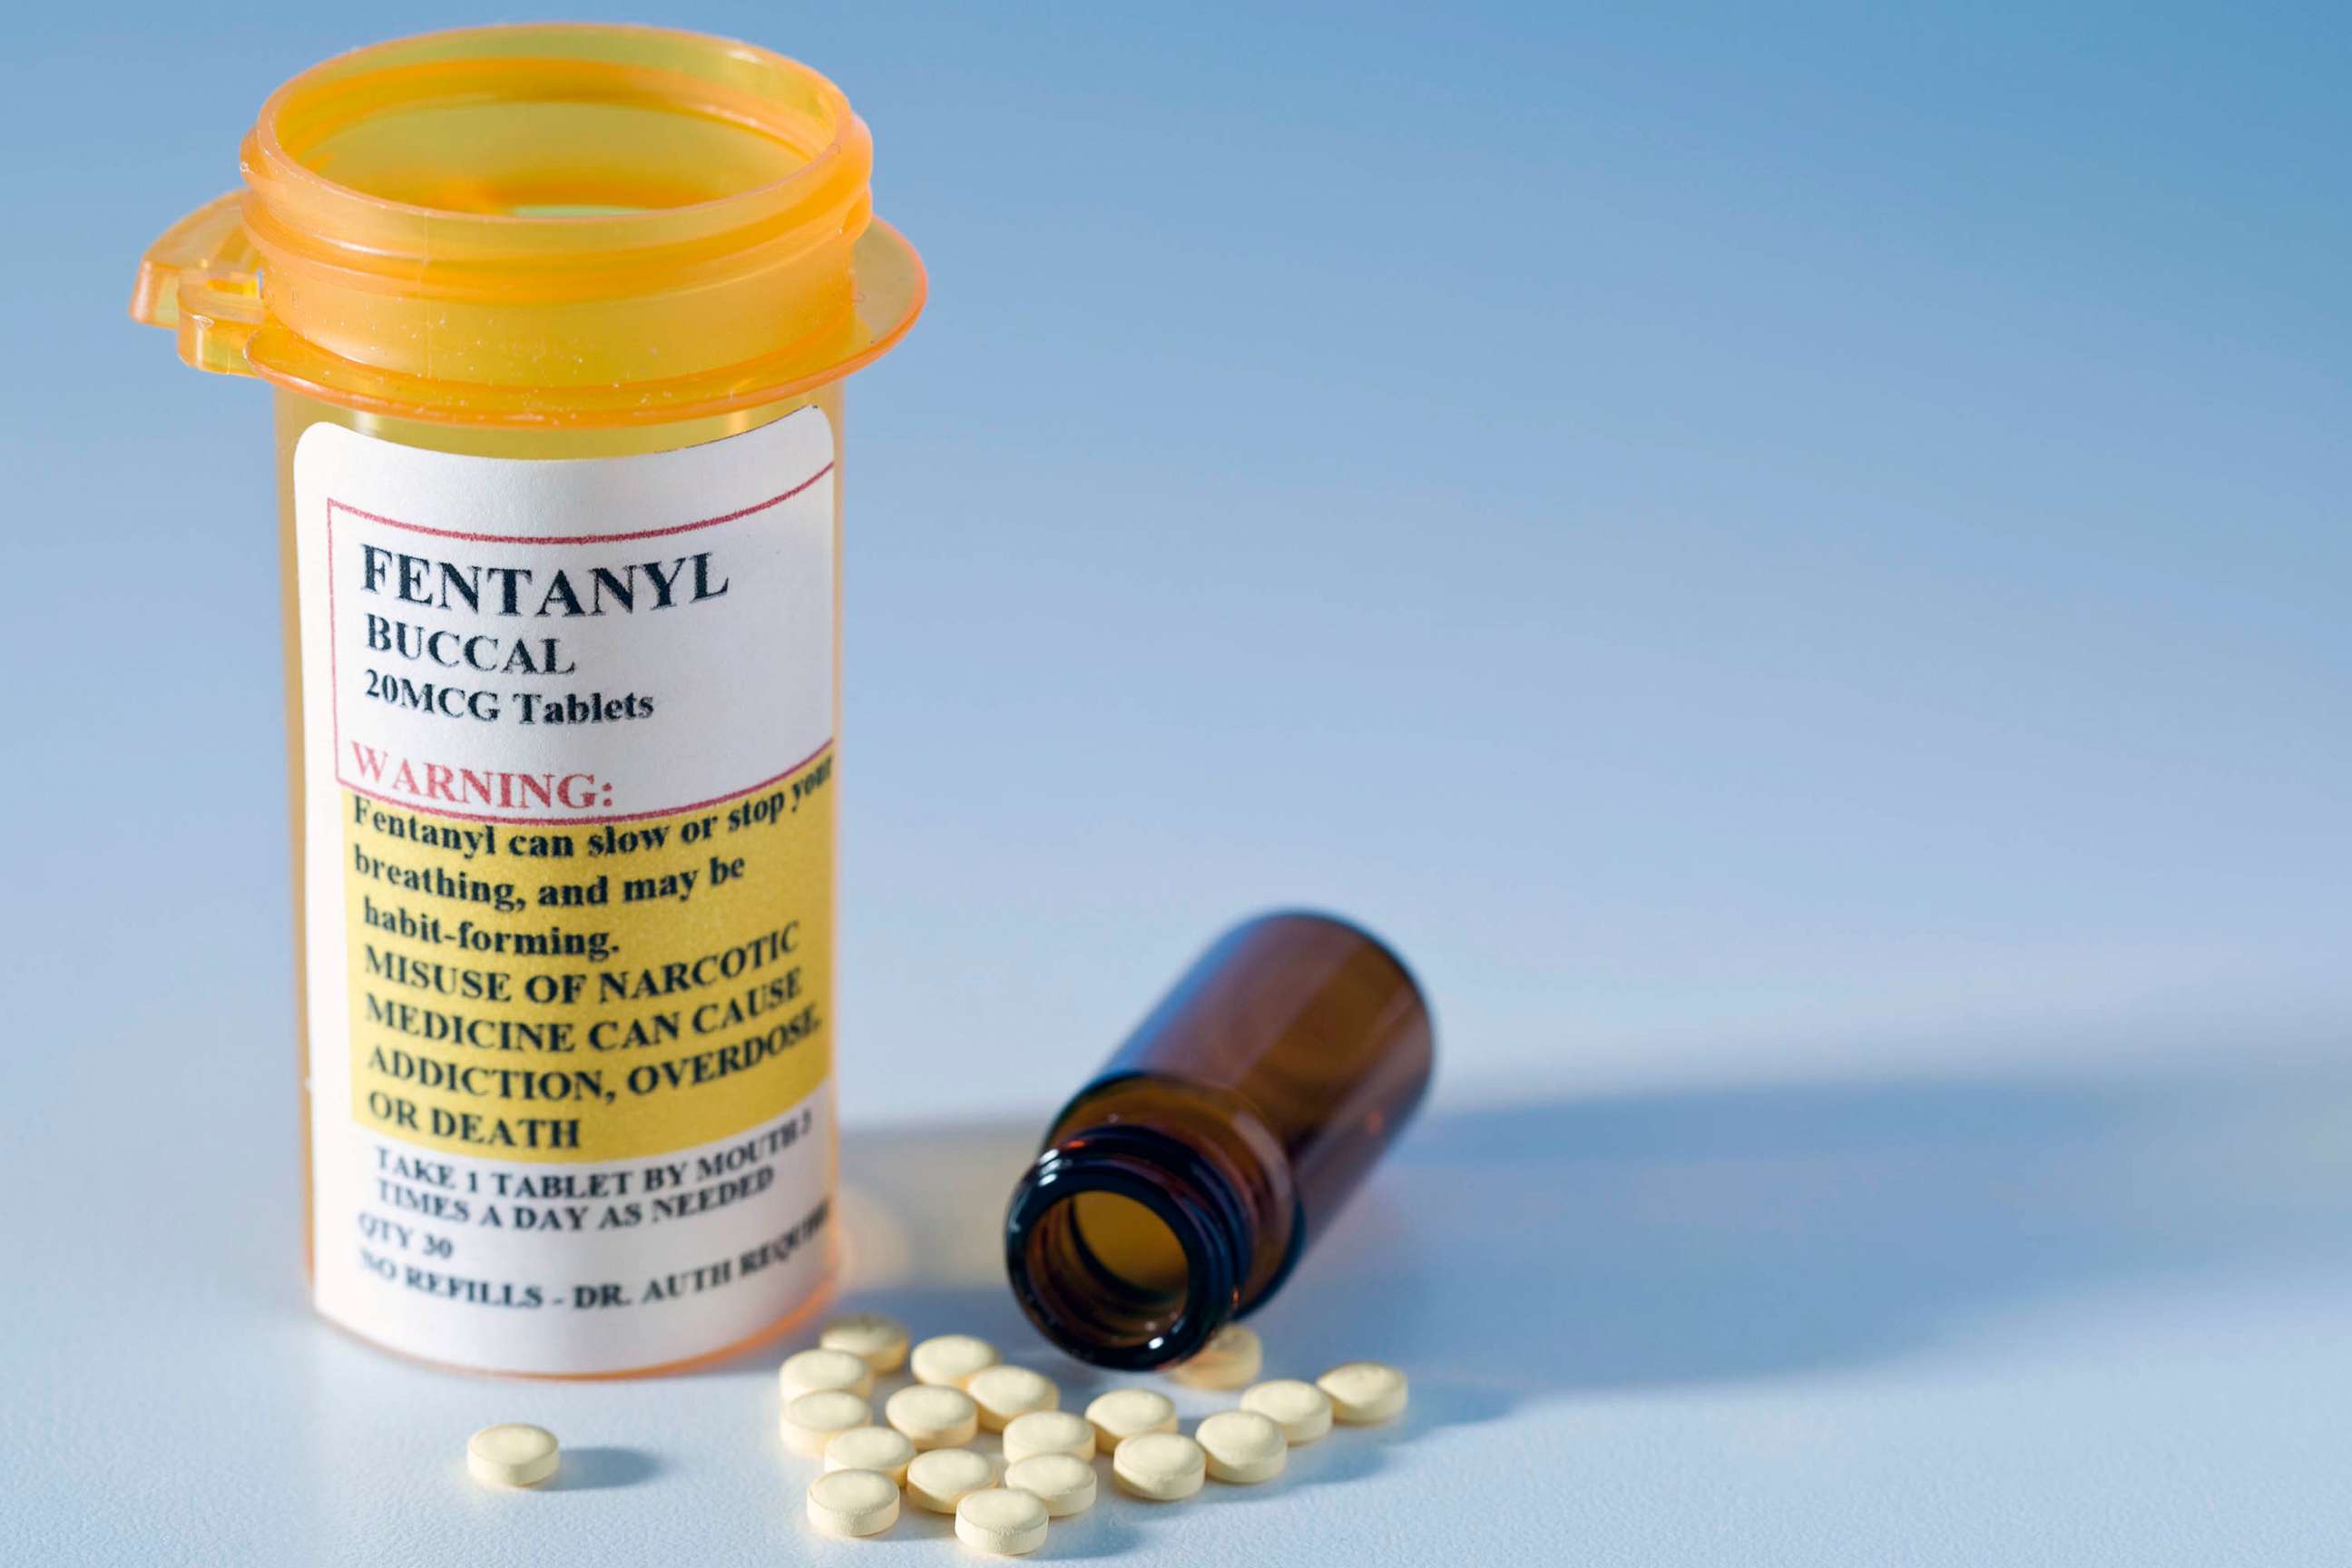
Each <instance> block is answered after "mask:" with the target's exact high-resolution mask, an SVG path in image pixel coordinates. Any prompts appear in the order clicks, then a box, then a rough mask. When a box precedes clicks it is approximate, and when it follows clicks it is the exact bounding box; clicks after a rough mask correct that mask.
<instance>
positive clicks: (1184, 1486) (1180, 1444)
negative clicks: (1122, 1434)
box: [1110, 1432, 1209, 1502]
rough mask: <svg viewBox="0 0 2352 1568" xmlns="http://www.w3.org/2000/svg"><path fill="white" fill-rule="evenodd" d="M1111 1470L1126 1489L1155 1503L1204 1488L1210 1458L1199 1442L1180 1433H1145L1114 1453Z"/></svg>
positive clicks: (1183, 1496)
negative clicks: (1202, 1486) (1202, 1484)
mask: <svg viewBox="0 0 2352 1568" xmlns="http://www.w3.org/2000/svg"><path fill="white" fill-rule="evenodd" d="M1110 1473H1111V1478H1112V1479H1114V1480H1116V1481H1118V1484H1119V1488H1120V1489H1121V1490H1123V1491H1127V1492H1130V1493H1132V1494H1133V1495H1135V1496H1137V1497H1139V1498H1147V1499H1149V1500H1151V1501H1153V1502H1174V1501H1176V1500H1178V1499H1179V1498H1188V1497H1191V1496H1192V1494H1193V1493H1194V1492H1196V1491H1199V1490H1200V1489H1201V1481H1202V1478H1203V1477H1205V1476H1206V1475H1207V1474H1208V1473H1209V1457H1208V1456H1207V1455H1206V1454H1203V1453H1202V1451H1201V1445H1200V1444H1198V1443H1195V1442H1194V1441H1192V1438H1190V1437H1187V1436H1182V1435H1181V1434H1179V1433H1175V1432H1143V1433H1139V1434H1138V1435H1136V1436H1132V1437H1129V1438H1128V1439H1127V1440H1126V1441H1125V1442H1123V1443H1121V1444H1120V1445H1119V1446H1118V1448H1117V1449H1116V1450H1115V1451H1114V1452H1113V1453H1112V1454H1111V1457H1110Z"/></svg>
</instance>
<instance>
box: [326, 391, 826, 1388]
mask: <svg viewBox="0 0 2352 1568" xmlns="http://www.w3.org/2000/svg"><path fill="white" fill-rule="evenodd" d="M834 464H835V443H834V437H833V431H832V429H831V427H830V426H829V424H828V422H827V421H826V419H825V416H824V414H823V413H822V412H821V411H819V410H816V409H803V410H801V411H800V412H798V413H795V414H793V415H791V416H788V417H786V418H783V419H781V420H777V421H774V422H772V423H771V424H768V425H765V426H761V427H760V428H758V429H755V430H751V431H747V432H745V433H743V434H741V435H738V436H732V437H727V438H726V439H723V440H719V441H714V442H711V443H709V444H708V445H705V446H699V447H685V448H681V449H678V450H676V451H670V452H662V453H656V454H651V455H646V456H639V457H625V458H583V459H576V460H553V461H533V460H525V459H514V458H480V457H467V456H458V455H454V454H450V453H442V452H430V451H424V450H420V449H418V448H415V447H406V446H402V445H399V444H397V443H394V442H390V441H384V440H379V439H376V438H373V437H366V436H362V435H359V434H356V433H354V432H352V431H350V430H346V429H343V428H341V426H332V425H324V424H322V425H317V426H312V427H311V428H310V429H309V430H307V431H305V432H304V433H303V435H302V437H301V439H300V441H299V444H298V445H297V447H296V450H295V458H294V491H295V504H296V508H297V511H296V521H295V552H296V574H297V575H296V582H297V593H298V599H299V617H300V638H301V691H302V697H301V710H300V718H301V725H302V731H301V746H302V753H303V763H304V766H303V777H304V786H303V799H302V801H301V803H300V810H301V812H302V820H303V846H304V866H303V874H302V903H303V910H302V918H303V930H304V933H305V945H306V952H305V955H304V969H305V979H306V982H307V1005H308V1017H307V1022H308V1026H309V1042H310V1044H309V1049H310V1152H311V1183H312V1187H311V1225H312V1241H313V1247H314V1257H315V1263H316V1272H315V1283H314V1289H315V1291H316V1296H317V1301H318V1305H319V1308H320V1310H321V1311H322V1312H324V1313H325V1314H326V1315H327V1316H328V1317H329V1318H331V1319H333V1320H334V1321H338V1322H341V1323H342V1324H345V1325H346V1326H348V1327H350V1328H352V1329H353V1330H354V1331H358V1332H359V1333H361V1334H363V1335H365V1336H366V1337H367V1338H369V1339H372V1340H374V1341H376V1342H380V1343H383V1344H385V1345H388V1346H390V1347H392V1348H394V1349H395V1350H400V1351H404V1352H409V1353H411V1354H415V1355H418V1356H423V1357H426V1358H429V1359H431V1360H434V1361H437V1362H444V1363H454V1364H457V1365H464V1366H471V1367H481V1368H487V1369H492V1370H499V1371H507V1372H535V1373H593V1372H617V1371H625V1370H630V1369H635V1368H641V1367H646V1366H654V1365H659V1364H663V1363H669V1362H675V1361H680V1360H685V1359H688V1358H690V1357H693V1356H697V1355H700V1354H703V1353H705V1352H710V1351H713V1350H718V1349H721V1348H723V1347H725V1346H727V1345H729V1344H731V1343H733V1342H736V1341H739V1340H741V1339H743V1338H745V1337H747V1336H749V1335H751V1334H753V1333H755V1332H757V1331H759V1330H760V1329H761V1328H763V1327H765V1326H766V1325H768V1324H770V1323H772V1322H774V1321H776V1320H777V1319H779V1318H781V1317H782V1316H784V1315H785V1314H787V1313H788V1312H790V1311H791V1310H793V1308H794V1307H796V1306H798V1305H799V1304H800V1303H801V1302H802V1301H803V1300H805V1299H806V1298H807V1296H808V1295H809V1293H810V1292H811V1291H812V1290H814V1289H815V1288H816V1286H817V1285H818V1284H819V1283H820V1282H821V1280H822V1278H823V1275H824V1268H825V1257H826V1253H827V1250H828V1248H827V1245H826V1244H827V1241H828V1239H829V1237H828V1235H827V1232H826V1224H827V1220H828V1216H829V1184H830V1182H831V1179H832V1170H833V1138H834V1129H833V1124H832V1074H831V1062H832V1032H831V1027H832V1010H833V991H832V948H833V898H834V815H833V788H832V784H833V768H834V756H833V740H834V731H835V679H834V658H835V626H834V616H835V603H836V600H835V590H836V576H835V506H834V491H835V476H834Z"/></svg>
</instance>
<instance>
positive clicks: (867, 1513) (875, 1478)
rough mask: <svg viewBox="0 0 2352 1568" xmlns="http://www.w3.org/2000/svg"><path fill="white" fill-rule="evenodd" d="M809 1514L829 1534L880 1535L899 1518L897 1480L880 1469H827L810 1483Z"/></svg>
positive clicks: (819, 1527)
mask: <svg viewBox="0 0 2352 1568" xmlns="http://www.w3.org/2000/svg"><path fill="white" fill-rule="evenodd" d="M808 1516H809V1522H810V1523H811V1524H814V1525H815V1526H816V1527H817V1528H818V1529H819V1530H822V1531H824V1532H825V1533H826V1534H827V1535H879V1534H881V1533H882V1532H883V1531H886V1530H887V1529H889V1528H890V1527H891V1526H892V1525H893V1524H896V1523H897V1522H898V1482H896V1481H894V1480H892V1479H890V1478H889V1477H887V1476H886V1475H884V1474H883V1473H882V1472H881V1471H879V1470H827V1471H825V1473H824V1474H823V1475H821V1476H819V1477H817V1479H814V1480H813V1481H811V1482H810V1483H809V1489H808Z"/></svg>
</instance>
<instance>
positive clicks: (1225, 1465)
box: [1192, 1410, 1290, 1486]
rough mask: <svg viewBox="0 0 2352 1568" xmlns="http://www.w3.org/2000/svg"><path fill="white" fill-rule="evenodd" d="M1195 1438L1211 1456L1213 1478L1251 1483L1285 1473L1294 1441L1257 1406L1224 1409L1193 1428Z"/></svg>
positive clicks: (1242, 1484)
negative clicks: (1260, 1411)
mask: <svg viewBox="0 0 2352 1568" xmlns="http://www.w3.org/2000/svg"><path fill="white" fill-rule="evenodd" d="M1192 1440H1193V1441H1194V1442H1196V1443H1198V1444H1200V1445H1201V1452H1202V1453H1203V1454H1206V1455H1207V1456H1208V1457H1209V1479H1212V1480H1218V1481H1231V1482H1233V1483H1234V1484H1235V1485H1237V1486H1249V1485H1253V1484H1254V1483H1255V1482H1258V1481H1270V1480H1272V1479H1274V1478H1275V1477H1276V1476H1278V1475H1280V1474H1282V1467H1283V1465H1284V1463H1285V1462H1286V1460H1288V1459H1289V1458H1290V1445H1289V1444H1288V1443H1286V1442H1285V1441H1284V1440H1283V1436H1282V1428H1281V1427H1279V1426H1276V1425H1275V1424H1274V1423H1273V1422H1272V1421H1270V1420H1268V1419H1267V1418H1266V1417H1265V1416H1263V1415H1259V1414H1258V1413H1257V1412H1256V1411H1255V1410H1220V1411H1218V1412H1217V1413H1216V1414H1215V1415H1210V1416H1206V1417H1204V1418H1203V1419H1202V1422H1201V1424H1200V1425H1199V1426H1195V1427H1193V1428H1192Z"/></svg>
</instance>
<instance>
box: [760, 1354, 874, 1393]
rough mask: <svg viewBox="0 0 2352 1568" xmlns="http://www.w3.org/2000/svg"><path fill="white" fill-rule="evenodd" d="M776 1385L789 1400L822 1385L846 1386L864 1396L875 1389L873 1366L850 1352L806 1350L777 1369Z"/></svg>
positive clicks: (793, 1356) (791, 1356)
mask: <svg viewBox="0 0 2352 1568" xmlns="http://www.w3.org/2000/svg"><path fill="white" fill-rule="evenodd" d="M776 1386H777V1387H778V1388H779V1389H781V1390H782V1392H783V1395H784V1397H785V1398H786V1399H795V1398H798V1397H799V1396H800V1395H802V1394H814V1393H815V1392H816V1391H817V1390H818V1389H820V1388H844V1389H847V1390H848V1391H849V1392H850V1393H852V1394H856V1395H857V1397H858V1398H860V1399H863V1398H865V1397H866V1395H867V1394H871V1393H873V1392H874V1369H873V1368H872V1367H870V1366H867V1365H866V1363H864V1362H862V1361H860V1360H858V1359H857V1358H856V1356H854V1355H851V1354H850V1353H849V1352H847V1351H829V1350H823V1349H818V1350H813V1351H803V1352H800V1354H798V1355H788V1356H786V1357H785V1358H784V1364H783V1365H782V1366H780V1367H778V1368H777V1369H776Z"/></svg>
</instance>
